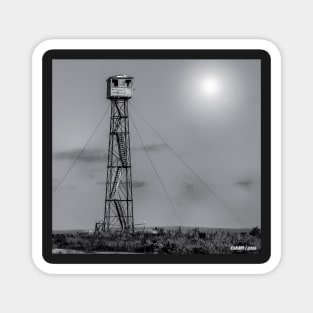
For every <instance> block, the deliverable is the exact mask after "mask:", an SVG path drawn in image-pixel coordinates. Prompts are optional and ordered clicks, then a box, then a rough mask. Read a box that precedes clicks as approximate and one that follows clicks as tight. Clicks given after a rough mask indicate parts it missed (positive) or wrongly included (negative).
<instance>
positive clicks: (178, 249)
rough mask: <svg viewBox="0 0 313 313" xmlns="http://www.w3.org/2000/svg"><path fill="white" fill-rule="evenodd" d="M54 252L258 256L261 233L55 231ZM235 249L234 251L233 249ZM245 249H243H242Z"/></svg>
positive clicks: (221, 230)
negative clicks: (242, 254)
mask: <svg viewBox="0 0 313 313" xmlns="http://www.w3.org/2000/svg"><path fill="white" fill-rule="evenodd" d="M52 247H53V253H151V254H156V253H161V254H231V253H259V252H260V249H261V231H260V229H259V228H254V229H250V230H249V229H246V230H233V229H232V230H225V229H203V228H202V229H200V230H199V229H197V228H194V229H191V228H180V227H178V228H176V229H166V228H154V229H146V230H140V231H136V232H134V233H129V234H125V233H121V232H112V233H109V234H101V235H100V234H95V233H93V232H88V231H86V232H84V231H68V232H54V233H53V234H52ZM233 247H235V248H233ZM243 247H244V248H243Z"/></svg>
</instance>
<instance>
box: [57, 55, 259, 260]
mask: <svg viewBox="0 0 313 313" xmlns="http://www.w3.org/2000/svg"><path fill="white" fill-rule="evenodd" d="M261 238H262V227H261V60H259V59H176V60H175V59H169V60H166V59H148V60H146V59H143V60H138V59H136V60H134V59H130V60H127V59H125V60H121V59H118V60H112V59H104V60H101V59H94V60H90V59H89V60H88V59H87V60H85V59H63V60H62V59H54V60H53V62H52V253H53V254H163V255H164V254H176V255H195V254H207V255H230V254H259V253H260V252H261V249H262V245H261Z"/></svg>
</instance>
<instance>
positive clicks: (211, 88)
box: [200, 76, 221, 97]
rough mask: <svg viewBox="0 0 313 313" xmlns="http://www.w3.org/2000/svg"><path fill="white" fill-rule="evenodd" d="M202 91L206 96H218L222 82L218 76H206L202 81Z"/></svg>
mask: <svg viewBox="0 0 313 313" xmlns="http://www.w3.org/2000/svg"><path fill="white" fill-rule="evenodd" d="M200 88H201V92H202V94H203V95H204V96H208V97H216V96H218V95H220V93H221V82H220V80H219V79H218V78H217V77H214V76H208V77H204V78H202V80H201V83H200Z"/></svg>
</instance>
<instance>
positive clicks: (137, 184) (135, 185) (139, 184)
mask: <svg viewBox="0 0 313 313" xmlns="http://www.w3.org/2000/svg"><path fill="white" fill-rule="evenodd" d="M97 184H98V185H101V186H105V184H106V182H105V181H98V182H97ZM147 185H148V184H147V183H146V182H144V181H138V180H134V181H133V188H141V187H145V186H147Z"/></svg>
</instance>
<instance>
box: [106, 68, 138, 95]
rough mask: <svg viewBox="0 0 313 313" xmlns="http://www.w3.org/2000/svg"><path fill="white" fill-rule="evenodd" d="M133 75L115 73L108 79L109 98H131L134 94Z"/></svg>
mask: <svg viewBox="0 0 313 313" xmlns="http://www.w3.org/2000/svg"><path fill="white" fill-rule="evenodd" d="M133 79H134V78H133V77H130V76H127V75H122V74H120V75H114V76H111V77H109V78H108V79H107V98H108V99H112V98H127V99H129V98H131V97H132V96H133Z"/></svg>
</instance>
